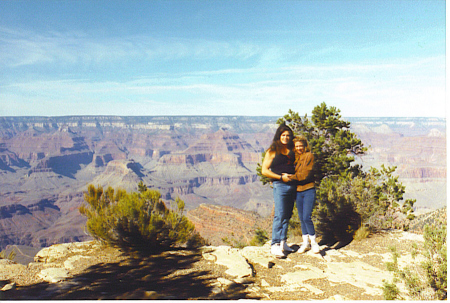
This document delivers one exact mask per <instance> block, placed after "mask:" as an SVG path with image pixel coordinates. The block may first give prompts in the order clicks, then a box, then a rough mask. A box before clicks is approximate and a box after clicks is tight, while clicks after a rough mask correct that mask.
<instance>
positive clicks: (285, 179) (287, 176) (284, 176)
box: [281, 173, 292, 182]
mask: <svg viewBox="0 0 450 303" xmlns="http://www.w3.org/2000/svg"><path fill="white" fill-rule="evenodd" d="M291 178H292V175H291V174H286V173H283V174H281V180H282V181H283V182H289V181H291V180H292V179H291Z"/></svg>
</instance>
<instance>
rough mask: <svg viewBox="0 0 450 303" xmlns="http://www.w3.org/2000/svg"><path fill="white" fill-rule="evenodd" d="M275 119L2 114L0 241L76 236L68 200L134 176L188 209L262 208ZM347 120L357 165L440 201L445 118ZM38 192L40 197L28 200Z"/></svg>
mask: <svg viewBox="0 0 450 303" xmlns="http://www.w3.org/2000/svg"><path fill="white" fill-rule="evenodd" d="M276 119H277V117H108V116H84V117H83V116H79V117H1V118H0V176H1V181H0V207H2V209H3V207H4V209H5V211H4V213H5V216H6V217H3V216H2V218H1V219H0V239H1V241H0V249H3V248H5V247H6V245H10V244H24V245H33V246H41V245H42V246H46V245H51V244H54V243H60V242H66V241H78V240H82V239H84V240H85V239H86V238H87V237H88V236H87V235H86V233H85V231H84V229H85V226H84V225H85V218H84V217H82V216H81V215H80V214H79V213H78V210H77V208H78V207H79V206H80V205H81V203H83V192H84V191H86V189H87V185H88V184H94V185H95V186H97V185H101V186H103V187H107V186H112V187H122V188H125V189H127V190H130V191H135V190H137V183H138V182H139V181H143V182H144V183H145V184H146V185H147V186H148V187H150V188H155V189H158V190H159V191H161V193H162V196H163V198H164V199H165V200H166V201H168V204H170V201H172V200H173V199H175V198H176V197H180V198H181V199H183V200H184V201H185V204H186V209H187V210H194V209H195V208H197V207H199V206H200V205H201V204H213V205H222V206H230V207H234V208H238V209H242V210H248V211H252V212H256V213H257V214H258V215H260V216H261V217H267V216H269V215H270V214H271V210H272V204H273V198H272V190H271V188H270V187H269V186H262V184H261V182H259V180H258V176H257V175H256V165H257V163H258V162H261V152H262V151H263V150H264V149H265V148H267V147H268V146H269V144H270V142H271V139H272V137H273V134H274V132H275V129H276V124H275V121H276ZM349 120H350V122H352V128H354V131H355V132H356V133H357V134H358V135H359V136H360V137H361V139H362V140H363V142H364V143H365V145H366V146H370V149H369V152H368V154H367V155H366V156H364V157H362V158H360V159H357V160H358V161H359V162H360V163H361V164H363V165H364V166H365V167H367V168H368V167H370V166H371V165H373V166H376V167H378V166H379V165H380V164H381V163H385V164H386V165H397V167H398V168H397V172H398V174H399V175H400V180H401V181H402V182H404V184H405V185H406V186H407V188H406V194H405V196H406V198H413V199H417V203H416V206H417V207H420V208H426V207H427V208H428V209H433V208H439V207H442V206H443V205H445V203H446V156H445V155H446V149H445V143H446V141H445V119H432V118H352V119H349ZM41 201H47V202H46V206H45V207H43V208H42V209H36V207H34V206H33V205H37V204H39V203H41ZM13 210H17V211H13ZM7 213H8V215H6V214H7ZM216 238H220V236H217V237H216Z"/></svg>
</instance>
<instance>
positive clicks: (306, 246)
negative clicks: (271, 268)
mask: <svg viewBox="0 0 450 303" xmlns="http://www.w3.org/2000/svg"><path fill="white" fill-rule="evenodd" d="M310 249H311V247H310V246H309V244H307V243H302V245H300V248H299V249H298V250H297V252H298V253H301V254H302V253H304V252H305V251H307V250H310Z"/></svg>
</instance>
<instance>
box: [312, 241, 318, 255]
mask: <svg viewBox="0 0 450 303" xmlns="http://www.w3.org/2000/svg"><path fill="white" fill-rule="evenodd" d="M311 250H312V252H313V253H315V254H318V253H320V247H319V244H317V243H316V242H314V243H311Z"/></svg>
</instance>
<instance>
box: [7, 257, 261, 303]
mask: <svg viewBox="0 0 450 303" xmlns="http://www.w3.org/2000/svg"><path fill="white" fill-rule="evenodd" d="M201 258H202V257H201V253H199V252H197V251H186V250H179V251H170V252H164V253H161V254H159V255H155V256H150V257H128V258H127V259H125V260H123V261H121V262H118V263H102V264H98V265H95V266H91V267H89V268H87V269H86V270H85V271H83V273H81V274H79V275H77V276H74V277H73V278H70V279H67V280H65V281H62V282H59V283H55V284H50V283H46V282H42V283H38V284H34V285H30V286H26V287H18V288H16V289H15V290H14V291H11V292H8V293H7V294H5V296H6V297H4V298H2V299H7V300H8V299H10V300H36V299H37V300H98V299H102V300H114V299H234V300H236V299H250V298H251V299H258V298H255V297H254V296H250V295H249V294H248V293H247V292H246V286H245V285H243V284H234V287H230V288H228V289H227V290H226V291H220V292H219V291H217V286H214V285H212V283H214V282H216V281H217V280H216V278H217V277H216V276H214V273H212V272H211V271H210V270H201V269H199V268H195V267H194V266H193V265H194V263H196V262H198V261H200V260H201Z"/></svg>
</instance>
